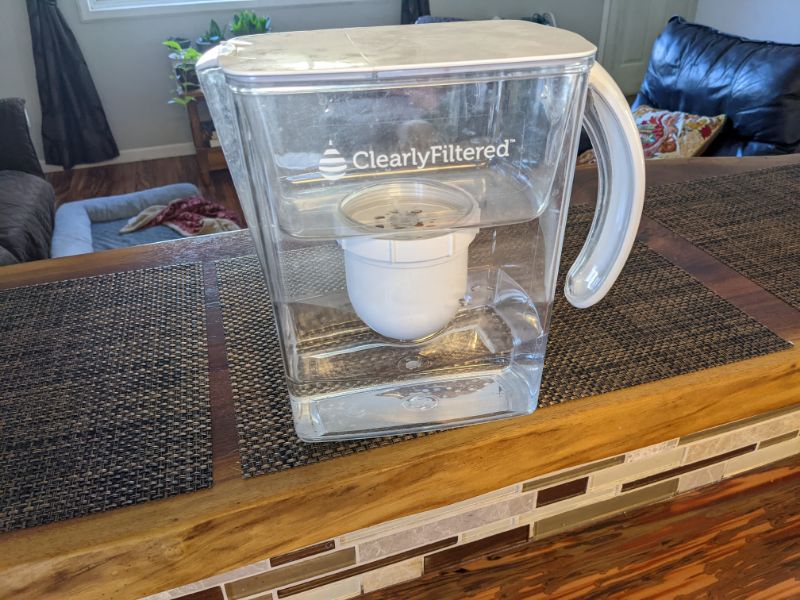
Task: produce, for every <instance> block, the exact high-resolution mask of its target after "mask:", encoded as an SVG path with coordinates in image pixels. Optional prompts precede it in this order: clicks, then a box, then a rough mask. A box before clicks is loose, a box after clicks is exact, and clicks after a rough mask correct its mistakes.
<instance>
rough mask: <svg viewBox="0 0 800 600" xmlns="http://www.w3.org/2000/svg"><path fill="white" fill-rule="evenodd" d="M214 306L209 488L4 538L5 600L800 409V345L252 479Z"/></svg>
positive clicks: (266, 541) (44, 266)
mask: <svg viewBox="0 0 800 600" xmlns="http://www.w3.org/2000/svg"><path fill="white" fill-rule="evenodd" d="M793 163H800V156H798V155H795V156H786V157H763V158H746V159H716V158H699V159H691V160H688V161H684V160H681V161H678V160H675V161H662V162H658V161H656V162H651V163H648V167H647V172H648V184H649V185H656V184H659V183H667V182H674V181H686V180H690V179H694V178H698V177H709V176H714V175H722V174H730V173H738V172H742V171H747V170H751V169H758V168H765V167H770V166H777V165H781V164H793ZM595 193H596V181H595V172H594V170H593V169H591V168H581V169H579V170H578V172H577V174H576V180H575V185H574V193H573V202H591V201H592V199H593V197H594V194H595ZM639 238H640V240H642V241H643V242H645V243H646V244H648V245H649V246H650V247H651V248H653V249H655V250H657V251H658V252H660V253H661V254H663V255H664V256H666V257H667V258H668V259H670V260H671V261H672V262H674V263H676V264H678V265H680V266H682V267H683V268H684V269H686V270H687V271H688V272H690V273H691V274H692V275H694V276H695V277H696V278H698V279H699V280H700V281H702V282H703V283H704V284H705V285H707V286H708V287H709V288H711V289H712V290H714V291H715V292H716V293H718V294H719V295H721V296H723V297H724V298H726V299H728V300H729V301H730V302H732V303H733V304H735V305H736V306H738V307H739V308H741V309H742V310H744V311H745V312H747V313H748V314H750V315H751V316H752V317H754V318H756V319H757V320H759V321H761V322H762V323H764V324H765V325H767V326H768V327H770V328H771V329H772V330H773V331H775V332H776V333H778V334H779V335H781V336H782V337H784V338H785V339H788V340H790V341H795V342H796V341H797V340H800V311H797V310H795V309H794V308H792V307H791V306H789V305H787V304H785V303H784V302H782V301H781V300H779V299H778V298H776V297H775V296H773V295H772V294H770V293H768V292H766V291H765V290H763V289H761V288H760V287H758V286H757V285H755V284H754V283H752V282H751V281H749V280H748V279H746V278H744V277H743V276H742V275H739V274H738V273H737V272H735V271H733V270H732V269H730V268H728V267H726V266H724V265H722V264H721V263H719V262H718V261H716V260H715V259H714V258H712V257H711V256H709V255H708V254H706V253H705V252H703V251H702V250H699V249H697V248H695V247H694V246H692V245H691V244H689V243H688V242H687V241H686V240H684V239H682V238H680V237H679V236H676V235H675V234H673V233H671V232H670V231H668V230H666V229H664V228H663V227H662V226H660V225H659V224H658V223H655V222H654V221H652V220H650V219H647V218H644V219H643V223H642V227H641V229H640V235H639ZM251 251H252V246H251V243H250V241H249V237H248V235H247V234H246V233H244V232H237V233H230V234H222V235H217V236H209V237H205V238H197V239H189V240H179V241H176V242H164V243H160V244H153V245H149V246H139V247H134V248H126V249H119V250H112V251H108V252H102V253H97V254H92V255H83V256H76V257H68V258H63V259H56V260H47V261H38V262H33V263H28V264H24V265H14V266H10V267H3V268H0V288H8V287H16V286H20V285H31V284H35V283H41V282H46V281H55V280H60V279H66V278H74V277H81V276H88V275H93V274H100V273H109V272H115V271H123V270H130V269H134V268H142V267H147V266H155V265H164V264H176V263H186V262H203V263H205V268H206V269H207V273H208V274H213V265H212V264H211V261H213V260H217V259H219V258H224V257H230V256H239V255H242V254H247V253H250V252H251ZM207 279H208V278H207ZM209 281H215V279H214V278H213V277H211V278H210V279H209ZM206 308H207V318H208V330H209V331H208V341H209V359H210V367H211V397H212V438H213V455H214V486H213V487H212V488H211V489H209V490H203V491H199V492H195V493H191V494H184V495H181V496H176V497H173V498H169V499H165V500H159V501H153V502H146V503H144V504H140V505H137V506H133V507H129V508H124V509H119V510H113V511H110V512H106V513H100V514H96V515H91V516H88V517H83V518H79V519H74V520H70V521H64V522H60V523H53V524H51V525H45V526H42V527H37V528H32V529H25V530H20V531H15V532H12V533H7V534H3V535H2V536H0V544H1V546H0V547H1V548H2V552H0V597H4V598H5V597H12V596H14V595H15V594H18V595H21V597H36V598H46V597H59V598H63V597H80V598H109V597H113V598H117V597H136V596H142V595H147V594H151V593H155V592H158V591H162V590H165V589H169V588H173V587H176V586H178V585H183V584H186V583H189V582H192V581H196V580H198V579H201V578H204V577H208V576H211V575H213V574H216V573H220V572H223V571H227V570H230V569H233V568H236V567H240V566H244V565H247V564H250V563H253V562H256V561H259V560H263V559H264V558H266V557H268V556H270V555H274V554H277V553H280V552H284V551H287V550H292V549H295V548H298V547H301V546H304V545H307V544H310V543H313V542H315V541H319V540H322V539H326V538H329V537H331V536H335V535H340V534H342V533H345V532H348V531H352V530H355V529H359V528H362V527H367V526H370V525H374V524H377V523H380V522H383V521H387V520H390V519H395V518H398V517H402V516H405V515H409V514H413V513H418V512H421V511H424V510H429V509H433V508H437V507H439V506H443V505H445V504H450V503H452V502H455V501H458V500H460V499H466V498H469V497H472V496H476V495H479V494H482V493H486V492H488V491H491V490H494V489H497V488H500V487H503V486H506V485H509V484H513V483H516V482H518V481H522V480H525V479H529V478H532V477H534V476H537V475H540V474H543V473H547V472H550V471H554V470H557V469H562V468H566V467H569V466H573V465H577V464H581V463H586V462H590V461H593V460H596V459H600V458H604V457H607V456H612V455H616V454H620V453H623V452H626V451H629V450H633V449H635V448H639V447H642V446H646V445H649V444H653V443H656V442H660V441H663V440H666V439H670V438H674V437H677V436H681V435H685V434H688V433H691V432H695V431H699V430H701V429H706V428H708V427H713V426H716V425H720V424H722V423H727V422H730V421H734V420H738V419H742V418H745V417H749V416H752V415H755V414H759V413H763V412H766V411H769V410H773V409H777V408H781V407H784V406H790V405H796V404H800V349H798V348H792V349H790V350H787V351H784V352H778V353H774V354H770V355H767V356H763V357H759V358H754V359H751V360H747V361H743V362H739V363H734V364H730V365H726V366H723V367H718V368H714V369H709V370H706V371H702V372H699V373H692V374H688V375H683V376H680V377H675V378H672V379H668V380H662V381H656V382H653V383H649V384H646V385H642V386H637V387H634V388H629V389H624V390H620V391H617V392H612V393H609V394H604V395H601V396H595V397H592V398H586V399H583V400H576V401H572V402H568V403H565V404H561V405H557V406H553V407H549V408H547V409H546V410H540V411H537V412H535V413H534V414H533V415H530V416H528V417H522V418H516V419H510V420H505V421H497V422H493V423H488V424H485V425H480V426H474V427H468V428H465V429H457V430H452V431H447V432H443V433H440V434H437V435H435V436H428V437H424V438H420V439H417V440H412V441H410V442H406V443H402V444H398V445H393V446H391V447H386V448H381V449H378V450H373V451H370V452H367V453H359V454H355V455H351V456H347V457H342V458H337V459H335V460H332V461H328V462H323V463H319V464H316V465H310V466H306V467H302V468H297V469H292V470H290V471H284V472H281V473H275V474H271V475H264V476H261V477H256V478H253V479H250V480H243V479H241V477H240V474H239V471H238V467H237V461H238V449H237V445H236V431H235V422H234V416H233V411H232V405H231V392H230V381H229V378H228V372H227V364H226V360H225V349H224V333H223V331H222V323H221V315H220V311H219V304H218V296H217V290H216V288H215V287H213V285H211V286H209V287H208V289H207V294H206ZM512 457H513V459H512ZM355 508H357V510H354V509H355Z"/></svg>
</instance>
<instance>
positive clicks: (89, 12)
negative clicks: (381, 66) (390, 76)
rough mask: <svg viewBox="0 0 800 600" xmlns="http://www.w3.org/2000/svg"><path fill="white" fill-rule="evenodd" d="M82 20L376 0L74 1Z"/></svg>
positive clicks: (371, 0)
mask: <svg viewBox="0 0 800 600" xmlns="http://www.w3.org/2000/svg"><path fill="white" fill-rule="evenodd" d="M75 1H76V2H77V3H78V12H79V13H80V18H81V21H83V22H88V21H98V20H102V19H120V18H126V17H146V16H150V15H170V14H180V13H198V12H210V11H218V10H231V11H238V10H242V9H245V8H249V9H269V8H273V7H278V6H284V7H297V6H315V5H317V6H319V5H325V4H356V3H362V2H374V1H375V0H75Z"/></svg>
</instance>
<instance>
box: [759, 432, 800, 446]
mask: <svg viewBox="0 0 800 600" xmlns="http://www.w3.org/2000/svg"><path fill="white" fill-rule="evenodd" d="M797 434H798V431H797V430H794V431H790V432H789V433H784V434H783V435H776V436H775V437H774V438H769V439H768V440H764V441H763V442H759V444H758V448H759V449H761V448H769V447H770V446H774V445H775V444H780V443H781V442H786V441H789V440H793V439H794V438H796V437H797Z"/></svg>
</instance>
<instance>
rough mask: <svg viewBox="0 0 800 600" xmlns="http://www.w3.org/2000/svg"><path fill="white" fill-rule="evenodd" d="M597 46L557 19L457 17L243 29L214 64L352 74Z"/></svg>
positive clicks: (545, 57)
mask: <svg viewBox="0 0 800 600" xmlns="http://www.w3.org/2000/svg"><path fill="white" fill-rule="evenodd" d="M596 50H597V48H596V47H595V46H594V45H593V44H591V43H590V42H588V41H587V40H585V39H584V38H583V37H581V36H580V35H578V34H577V33H573V32H571V31H566V30H564V29H557V28H555V27H548V26H545V25H538V24H536V23H530V22H527V21H517V20H492V21H463V22H452V23H431V24H425V25H390V26H381V27H351V28H347V29H326V30H319V31H292V32H285V33H264V34H258V35H251V36H244V37H240V38H235V39H233V40H229V41H228V42H226V43H225V44H223V45H222V46H221V47H220V50H219V66H220V67H221V68H222V69H223V71H224V72H225V73H226V75H228V76H229V77H232V78H234V79H241V78H244V79H245V80H247V81H253V80H255V79H258V80H265V79H267V80H280V81H287V80H288V81H297V80H303V81H316V80H320V79H336V78H341V79H348V80H352V79H375V78H390V77H398V76H402V75H414V74H429V73H446V72H466V71H476V70H502V69H508V68H525V67H533V66H547V64H548V63H551V64H553V65H563V64H565V63H569V62H570V61H578V60H580V59H587V58H591V57H593V56H594V54H595V52H596ZM420 72H422V73H420Z"/></svg>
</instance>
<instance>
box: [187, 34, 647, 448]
mask: <svg viewBox="0 0 800 600" xmlns="http://www.w3.org/2000/svg"><path fill="white" fill-rule="evenodd" d="M595 51H596V49H595V47H594V46H593V45H592V44H590V43H589V42H587V41H586V40H584V39H583V38H581V37H580V36H578V35H576V34H574V33H571V32H568V31H564V30H560V29H555V28H552V27H545V26H541V25H535V24H533V23H527V22H523V21H486V22H463V23H442V24H431V25H419V26H416V25H415V26H409V25H407V26H390V27H364V28H351V29H332V30H324V31H306V32H291V33H270V34H263V35H255V36H246V37H241V38H237V39H234V40H231V41H229V42H227V43H225V44H223V45H222V46H220V47H219V48H217V49H215V50H212V51H211V52H209V53H207V54H206V55H204V57H203V58H202V60H201V61H200V63H199V65H198V74H199V78H200V82H201V85H202V88H203V92H204V93H205V96H206V99H207V101H208V104H209V108H210V110H211V114H212V117H213V119H214V123H215V126H216V128H217V132H218V135H219V138H220V142H221V145H222V148H223V150H224V152H225V157H226V159H227V161H228V165H229V168H230V171H231V175H232V176H233V179H234V184H235V186H236V190H237V193H238V195H239V198H240V201H241V203H242V208H243V211H244V213H245V216H246V218H247V223H248V226H249V228H250V231H251V233H252V236H253V240H254V242H255V248H256V251H257V254H258V258H259V260H260V262H261V265H262V267H263V270H264V275H265V277H266V280H267V284H268V289H269V293H270V297H271V300H272V303H273V306H274V311H275V319H276V323H277V335H278V337H279V340H280V343H281V348H282V352H283V357H284V363H285V369H286V380H287V386H288V390H289V396H290V401H291V405H292V411H293V415H294V422H295V428H296V430H297V433H298V435H299V436H300V438H302V439H303V440H306V441H323V440H336V439H352V438H363V437H370V436H378V435H389V434H399V433H409V432H418V431H426V430H432V429H443V428H448V427H456V426H461V425H466V424H470V423H478V422H483V421H489V420H494V419H500V418H504V417H510V416H515V415H525V414H529V413H531V412H532V411H533V410H534V409H535V408H536V404H537V396H538V393H539V385H540V381H541V377H542V368H543V363H544V355H545V348H546V345H547V335H548V329H549V323H550V313H551V310H552V306H553V299H554V294H555V287H556V275H557V272H558V267H559V257H560V253H561V243H562V238H563V234H564V226H565V220H566V213H567V206H568V203H569V194H570V187H571V184H572V175H573V170H574V167H575V156H576V152H577V147H578V137H579V134H580V130H581V125H582V124H583V125H585V127H586V129H587V131H588V132H589V134H590V137H591V138H592V141H593V144H594V148H595V152H596V154H597V159H598V168H599V174H600V186H599V197H598V202H597V209H596V215H595V219H594V223H593V225H592V227H591V231H590V232H589V235H588V239H587V240H586V242H585V245H584V247H583V249H582V251H581V253H580V255H579V256H578V258H577V260H576V261H575V263H574V264H573V265H572V268H571V269H570V270H569V273H568V275H567V277H566V281H565V284H564V292H565V294H566V296H567V298H568V299H569V301H570V302H571V303H572V304H573V305H574V306H576V307H579V308H581V307H587V306H590V305H592V304H594V303H595V302H597V301H598V300H600V299H601V298H602V297H603V296H604V295H605V293H606V292H607V291H608V289H609V287H610V286H611V285H612V284H613V282H614V280H615V279H616V277H617V275H618V274H619V272H620V270H621V268H622V266H623V264H624V262H625V260H626V258H627V256H628V253H629V251H630V248H631V245H632V243H633V239H634V235H635V233H636V229H637V226H638V224H639V217H640V214H641V209H642V201H643V194H644V160H643V156H642V150H641V145H640V142H639V136H638V133H637V131H636V127H635V125H634V122H633V118H632V116H631V113H630V110H629V108H628V105H627V103H626V102H625V98H624V97H623V95H622V93H621V92H620V90H619V89H618V88H617V86H616V85H615V83H614V82H613V80H612V79H611V78H610V77H609V75H608V74H607V73H606V71H604V70H603V68H602V67H601V66H600V65H599V64H597V63H596V62H595V61H594V57H595ZM260 317H263V316H259V315H255V314H254V315H253V319H257V318H260Z"/></svg>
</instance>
